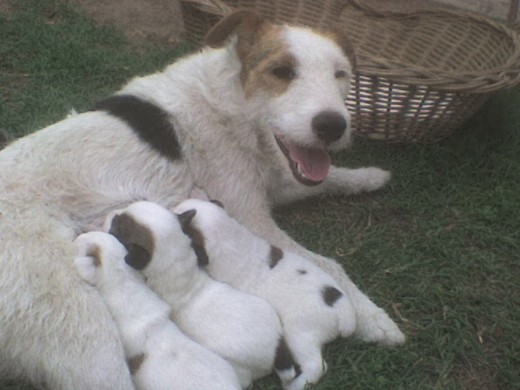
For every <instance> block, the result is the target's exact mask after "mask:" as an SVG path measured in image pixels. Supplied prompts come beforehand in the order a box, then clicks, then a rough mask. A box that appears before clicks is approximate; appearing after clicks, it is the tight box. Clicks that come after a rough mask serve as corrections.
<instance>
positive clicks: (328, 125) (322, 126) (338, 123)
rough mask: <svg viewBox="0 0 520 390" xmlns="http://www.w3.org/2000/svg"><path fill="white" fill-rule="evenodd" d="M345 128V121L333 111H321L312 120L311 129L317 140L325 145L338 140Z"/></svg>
mask: <svg viewBox="0 0 520 390" xmlns="http://www.w3.org/2000/svg"><path fill="white" fill-rule="evenodd" d="M346 128H347V121H346V120H345V118H344V117H343V115H341V114H339V113H337V112H335V111H323V112H320V113H319V114H318V115H316V116H315V117H314V118H312V129H313V130H314V132H315V133H316V135H317V136H318V138H319V139H321V140H322V141H325V142H327V143H331V142H334V141H337V140H338V139H340V138H341V136H342V135H343V134H344V133H345V130H346Z"/></svg>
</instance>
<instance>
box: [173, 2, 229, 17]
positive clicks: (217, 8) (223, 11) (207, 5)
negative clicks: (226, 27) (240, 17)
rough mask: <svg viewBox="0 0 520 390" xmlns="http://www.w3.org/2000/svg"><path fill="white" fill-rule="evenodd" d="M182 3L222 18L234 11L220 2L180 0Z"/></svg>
mask: <svg viewBox="0 0 520 390" xmlns="http://www.w3.org/2000/svg"><path fill="white" fill-rule="evenodd" d="M181 1H182V2H183V3H187V4H190V5H191V6H192V7H194V8H196V9H198V10H199V11H202V12H205V13H207V14H211V15H215V16H219V17H222V16H224V15H227V14H229V13H231V12H233V11H234V8H233V7H230V6H229V5H227V4H226V3H224V2H223V1H220V0H181Z"/></svg>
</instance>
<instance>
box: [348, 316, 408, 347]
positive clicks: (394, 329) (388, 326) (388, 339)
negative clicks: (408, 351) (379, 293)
mask: <svg viewBox="0 0 520 390" xmlns="http://www.w3.org/2000/svg"><path fill="white" fill-rule="evenodd" d="M355 335H356V336H357V337H358V338H360V339H361V340H363V341H366V342H376V343H378V344H381V345H386V346H395V345H399V344H403V343H404V342H405V339H406V337H405V335H404V334H403V332H401V330H400V329H399V327H398V326H397V325H396V323H395V322H394V321H393V320H392V319H391V318H390V316H389V315H388V314H386V312H385V311H384V310H383V309H380V308H378V310H376V311H373V312H371V313H361V314H360V313H358V328H357V330H356V333H355Z"/></svg>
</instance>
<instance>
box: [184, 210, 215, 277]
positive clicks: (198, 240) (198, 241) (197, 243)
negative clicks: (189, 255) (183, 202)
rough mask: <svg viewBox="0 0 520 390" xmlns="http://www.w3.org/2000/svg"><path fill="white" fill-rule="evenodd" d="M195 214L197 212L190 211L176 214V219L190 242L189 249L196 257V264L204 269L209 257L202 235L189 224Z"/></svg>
mask: <svg viewBox="0 0 520 390" xmlns="http://www.w3.org/2000/svg"><path fill="white" fill-rule="evenodd" d="M195 214H197V210H195V209H190V210H187V211H185V212H183V213H181V214H177V218H178V219H179V222H180V224H181V228H182V231H183V233H184V234H186V235H187V236H188V237H189V238H190V240H191V247H192V248H193V251H194V252H195V255H196V256H197V264H198V265H199V266H200V267H204V266H206V265H208V264H209V256H208V252H206V246H205V239H204V235H203V234H202V232H201V231H200V230H199V229H197V228H196V227H195V226H193V224H192V223H191V221H192V220H193V218H194V217H195Z"/></svg>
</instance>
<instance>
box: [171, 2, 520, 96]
mask: <svg viewBox="0 0 520 390" xmlns="http://www.w3.org/2000/svg"><path fill="white" fill-rule="evenodd" d="M281 1H283V0H281ZM181 3H187V4H191V5H192V6H194V7H196V8H198V9H199V10H200V11H202V12H205V13H208V14H213V15H215V16H219V17H222V16H224V15H225V14H227V13H229V12H231V11H232V10H233V9H234V8H233V7H231V6H229V5H227V4H225V2H224V1H221V0H181ZM348 4H350V5H352V6H354V7H355V8H357V9H358V10H360V11H362V12H364V13H367V14H368V15H369V16H375V17H384V18H392V19H394V20H397V21H399V19H410V18H418V17H423V18H424V17H435V18H437V19H438V20H439V21H441V22H446V20H447V19H450V20H453V18H458V19H461V18H462V19H465V20H467V21H469V22H471V23H477V24H480V25H486V26H487V27H490V28H492V29H493V30H494V31H496V32H497V34H501V35H502V36H503V37H505V38H506V39H508V40H509V42H511V47H513V52H512V54H511V56H510V57H509V58H508V59H507V61H504V63H503V64H501V66H499V67H494V68H488V69H483V70H479V71H440V70H439V69H436V68H427V67H424V66H423V67H421V66H417V65H412V64H410V63H405V62H399V61H395V60H392V61H390V60H387V59H385V58H381V57H377V58H376V57H374V56H365V55H360V54H358V64H357V72H358V73H359V74H360V75H364V76H377V77H382V78H386V79H388V80H391V81H392V82H395V83H399V84H407V85H421V86H428V87H433V88H436V89H441V90H444V91H452V92H471V93H489V92H493V91H495V90H498V89H501V88H504V87H512V86H514V85H517V84H519V83H520V33H519V32H518V31H516V30H515V29H513V28H510V27H508V26H506V25H505V24H503V23H500V22H495V21H494V20H492V19H490V18H488V17H485V16H481V15H478V14H475V13H471V12H466V11H461V10H455V9H444V8H439V9H430V10H418V11H412V12H406V13H403V12H394V11H385V12H381V11H378V10H375V9H373V8H372V7H369V6H367V5H365V4H361V3H360V2H359V0H343V6H344V7H346V6H347V5H348ZM343 12H345V8H344V11H343ZM339 28H341V25H339ZM490 55H492V53H491V54H490Z"/></svg>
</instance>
